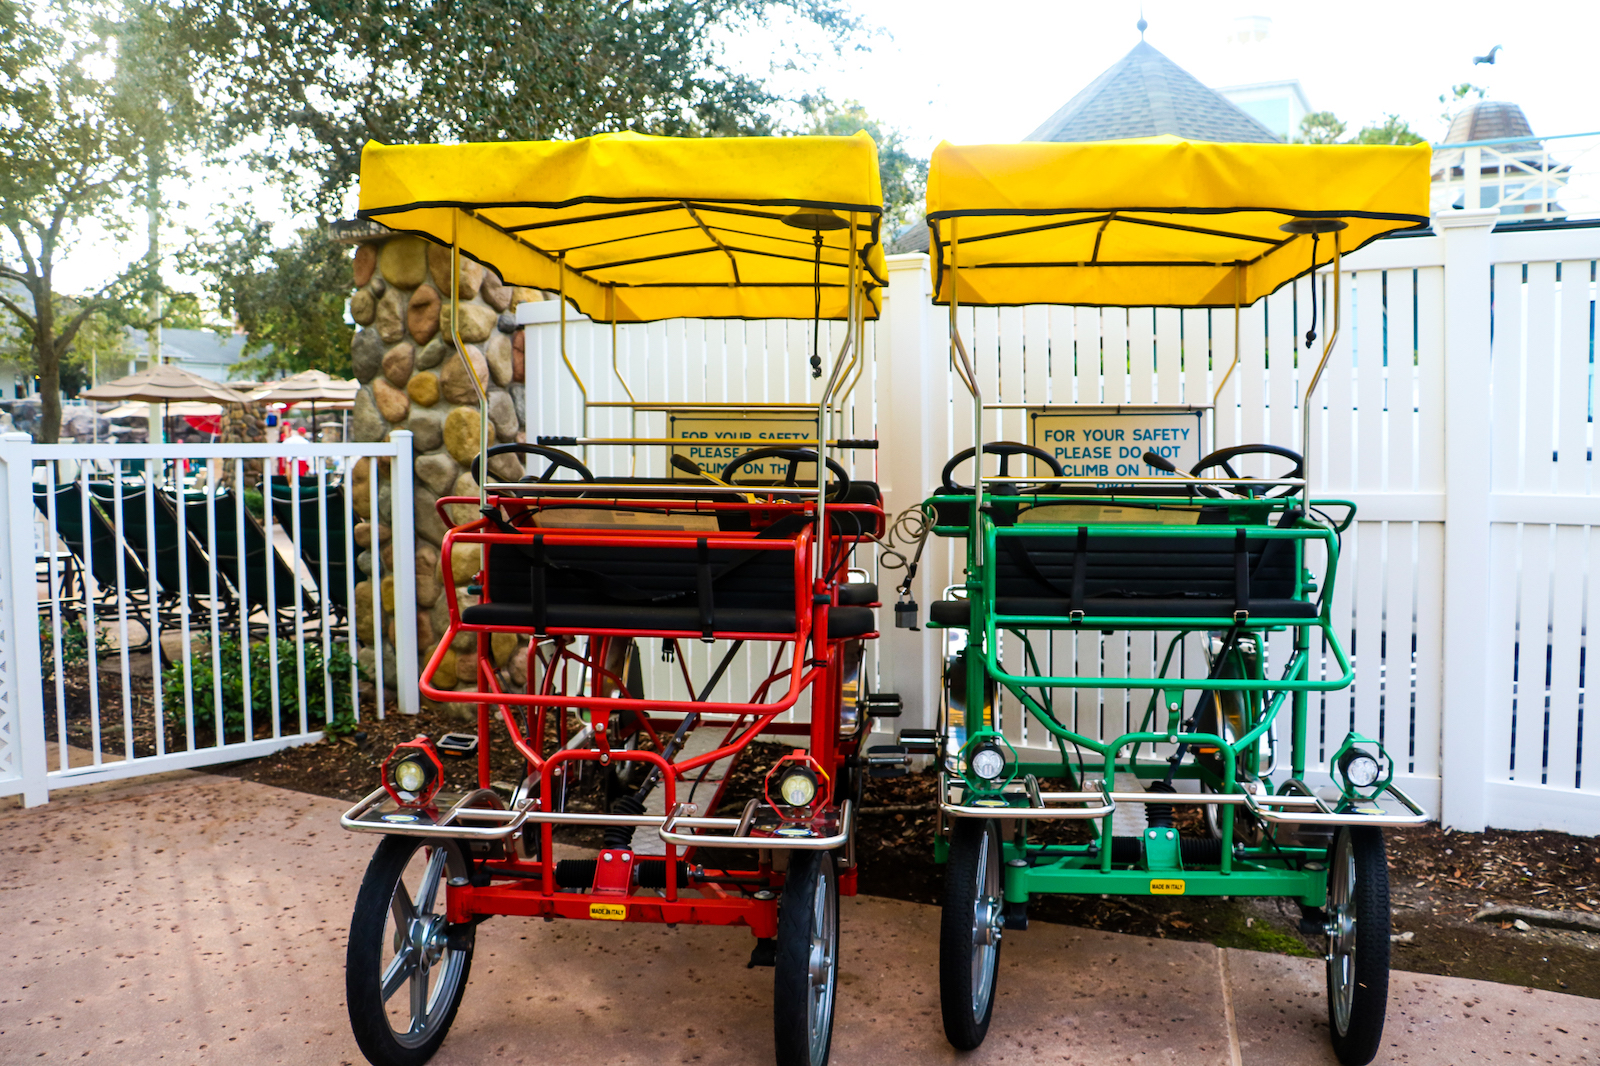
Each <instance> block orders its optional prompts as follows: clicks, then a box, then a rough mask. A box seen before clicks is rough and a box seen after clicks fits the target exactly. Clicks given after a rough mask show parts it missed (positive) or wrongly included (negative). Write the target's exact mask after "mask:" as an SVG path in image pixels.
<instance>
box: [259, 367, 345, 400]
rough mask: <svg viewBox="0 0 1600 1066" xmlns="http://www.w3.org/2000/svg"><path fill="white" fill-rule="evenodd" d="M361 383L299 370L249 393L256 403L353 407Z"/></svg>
mask: <svg viewBox="0 0 1600 1066" xmlns="http://www.w3.org/2000/svg"><path fill="white" fill-rule="evenodd" d="M360 388H361V383H360V382H358V381H354V380H349V381H347V380H344V379H342V378H336V377H333V376H332V375H331V374H327V373H325V372H323V371H321V370H302V371H300V373H298V374H295V375H293V376H292V377H287V378H284V379H283V380H282V381H269V382H267V383H266V384H264V385H262V386H260V387H259V388H257V389H255V390H254V391H253V392H251V393H250V399H251V400H253V401H255V402H256V403H286V404H295V403H309V404H312V405H314V406H320V407H352V406H354V405H355V402H356V393H357V392H358V391H359V390H360Z"/></svg>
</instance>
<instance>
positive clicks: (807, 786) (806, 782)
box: [778, 768, 817, 807]
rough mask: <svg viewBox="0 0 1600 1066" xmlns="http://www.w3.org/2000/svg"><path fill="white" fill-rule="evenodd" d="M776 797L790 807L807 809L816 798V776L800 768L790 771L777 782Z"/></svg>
mask: <svg viewBox="0 0 1600 1066" xmlns="http://www.w3.org/2000/svg"><path fill="white" fill-rule="evenodd" d="M778 795H779V796H781V797H782V798H783V802H784V803H787V804H788V805H789V806H791V807H809V806H811V801H812V800H814V799H816V798H817V775H816V774H814V773H812V772H811V771H810V770H807V769H804V768H800V769H794V770H790V771H789V772H788V773H786V774H784V775H783V778H782V779H781V780H780V781H779V782H778Z"/></svg>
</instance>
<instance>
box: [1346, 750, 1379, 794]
mask: <svg viewBox="0 0 1600 1066" xmlns="http://www.w3.org/2000/svg"><path fill="white" fill-rule="evenodd" d="M1339 772H1340V773H1342V774H1344V779H1345V780H1346V781H1348V782H1350V784H1352V785H1354V786H1355V787H1356V788H1369V787H1371V786H1372V785H1373V784H1374V783H1375V782H1376V781H1377V780H1378V776H1379V774H1381V773H1382V772H1383V768H1382V767H1381V766H1379V765H1378V760H1377V759H1375V758H1373V756H1372V755H1371V754H1369V753H1367V752H1365V751H1362V750H1361V749H1360V748H1351V749H1350V750H1349V751H1347V752H1345V753H1344V756H1343V757H1342V758H1340V760H1339Z"/></svg>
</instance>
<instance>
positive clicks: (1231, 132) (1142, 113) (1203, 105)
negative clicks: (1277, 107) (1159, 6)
mask: <svg viewBox="0 0 1600 1066" xmlns="http://www.w3.org/2000/svg"><path fill="white" fill-rule="evenodd" d="M1162 134H1172V135H1175V136H1178V137H1183V138H1185V139H1186V140H1193V141H1228V142H1233V143H1238V142H1277V141H1279V140H1280V138H1279V137H1278V136H1277V135H1276V134H1274V133H1273V132H1272V131H1271V130H1269V129H1267V127H1265V126H1263V125H1262V124H1261V123H1259V122H1257V121H1256V120H1255V119H1253V118H1251V117H1250V116H1249V115H1247V114H1245V112H1244V111H1242V110H1240V109H1239V108H1238V107H1237V106H1235V105H1234V104H1233V103H1232V102H1230V101H1229V100H1227V99H1226V98H1225V97H1223V96H1221V95H1220V94H1218V93H1216V92H1214V91H1212V90H1211V89H1208V88H1206V87H1205V86H1204V85H1202V84H1201V83H1200V81H1199V80H1198V79H1197V78H1195V76H1194V75H1192V74H1190V73H1189V72H1188V71H1186V70H1184V69H1183V68H1182V67H1180V66H1178V64H1176V63H1174V62H1173V61H1172V60H1170V59H1168V58H1167V57H1166V56H1164V55H1162V54H1161V53H1160V52H1159V51H1157V50H1156V49H1155V48H1154V47H1152V46H1151V45H1150V44H1148V43H1147V42H1145V41H1140V42H1139V43H1138V44H1136V45H1134V46H1133V50H1132V51H1130V52H1129V53H1128V54H1127V55H1125V56H1123V57H1122V58H1121V59H1119V60H1118V61H1117V62H1116V63H1114V64H1112V65H1111V67H1110V68H1109V69H1108V70H1106V72H1105V73H1103V74H1101V75H1100V76H1099V77H1098V78H1096V79H1095V80H1094V81H1092V82H1090V83H1089V85H1088V86H1087V87H1086V88H1085V89H1084V90H1083V91H1082V92H1080V93H1079V94H1078V95H1077V96H1074V97H1073V98H1072V99H1071V100H1068V101H1067V103H1066V105H1065V106H1064V107H1062V108H1061V110H1059V111H1057V112H1056V113H1055V114H1053V115H1051V116H1050V117H1049V118H1048V119H1046V120H1045V123H1044V125H1042V126H1040V127H1039V128H1038V129H1036V130H1034V131H1033V132H1032V133H1030V134H1028V136H1027V137H1026V138H1025V139H1026V140H1030V141H1115V140H1123V139H1126V138H1130V137H1158V136H1160V135H1162Z"/></svg>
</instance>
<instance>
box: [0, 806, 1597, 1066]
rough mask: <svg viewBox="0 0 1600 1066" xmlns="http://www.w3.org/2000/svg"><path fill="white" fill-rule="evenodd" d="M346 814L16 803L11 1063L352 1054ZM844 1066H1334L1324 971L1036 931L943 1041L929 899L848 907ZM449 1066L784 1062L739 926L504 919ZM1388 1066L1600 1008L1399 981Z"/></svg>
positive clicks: (4, 1027)
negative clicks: (959, 1037)
mask: <svg viewBox="0 0 1600 1066" xmlns="http://www.w3.org/2000/svg"><path fill="white" fill-rule="evenodd" d="M340 807H341V804H339V803H337V802H335V801H332V800H326V799H321V798H318V797H313V796H305V795H301V794H299V793H293V792H284V791H281V790H278V789H273V788H268V787H266V786H262V785H255V784H250V783H244V782H238V781H233V780H230V779H224V778H216V777H207V776H201V775H190V776H187V777H185V778H183V779H178V780H172V779H168V780H164V781H156V782H149V783H144V784H135V785H121V786H117V787H114V788H112V787H105V788H102V789H101V790H99V791H96V792H91V793H74V792H62V793H57V794H56V797H55V798H53V799H52V801H51V803H50V804H49V805H48V806H46V807H42V808H37V809H35V810H31V811H23V810H16V809H11V810H4V811H0V839H3V840H4V842H5V843H4V851H3V852H0V915H3V916H4V919H5V922H4V934H5V935H4V938H3V941H0V958H3V960H4V962H5V973H6V976H5V979H4V980H3V981H0V1061H3V1062H6V1063H23V1062H30V1063H31V1062H37V1061H43V1062H46V1063H48V1062H57V1061H65V1060H71V1061H78V1060H80V1059H84V1058H87V1059H88V1060H90V1061H91V1062H93V1061H102V1060H108V1061H113V1062H116V1063H118V1064H142V1063H155V1062H162V1063H179V1064H182V1063H210V1062H224V1063H226V1064H227V1066H255V1064H259V1063H294V1064H303V1063H316V1064H321V1063H328V1064H334V1063H351V1064H353V1066H354V1064H359V1063H361V1062H362V1061H363V1060H362V1059H361V1056H360V1054H359V1052H358V1051H357V1050H356V1047H355V1043H354V1041H353V1040H352V1039H351V1037H350V1033H349V1028H348V1024H347V1021H346V1018H345V1011H344V986H343V974H342V970H343V965H344V943H345V927H346V923H347V922H348V919H349V914H350V906H351V901H352V900H353V898H354V896H355V892H356V888H357V885H358V883H359V881H360V877H361V873H362V870H363V868H364V866H365V863H366V859H367V855H368V853H369V852H370V849H371V841H370V840H369V839H364V838H359V837H355V836H353V835H351V834H346V833H344V832H342V831H341V830H340V829H339V828H338V822H337V816H338V812H339V810H340ZM843 921H844V930H843V936H844V939H843V945H842V951H843V961H842V966H841V975H840V979H841V982H842V988H841V995H840V1000H839V1014H838V1024H837V1027H836V1029H835V1037H834V1049H835V1050H834V1059H833V1061H834V1062H835V1063H837V1064H839V1066H851V1064H857V1063H868V1064H872V1066H888V1064H891V1063H901V1062H911V1063H918V1064H921V1063H955V1062H962V1063H968V1064H972V1066H987V1064H990V1063H1007V1064H1011V1063H1016V1064H1033V1063H1096V1064H1100V1063H1169V1064H1190V1063H1194V1064H1206V1066H1212V1064H1217V1066H1256V1064H1261V1066H1266V1064H1274V1066H1276V1064H1286V1066H1296V1064H1301V1063H1308V1064H1309V1063H1317V1064H1324V1063H1332V1062H1333V1061H1334V1059H1333V1056H1332V1054H1331V1052H1330V1051H1329V1050H1328V1045H1327V1033H1326V1028H1325V1023H1324V1020H1323V1019H1324V1017H1325V1009H1324V1006H1323V991H1322V973H1321V967H1320V964H1319V963H1317V962H1315V961H1312V960H1306V959H1289V958H1282V957H1278V956H1273V955H1263V954H1257V953H1253V952H1243V951H1221V950H1219V949H1217V948H1214V947H1211V946H1209V945H1205V944H1190V943H1178V942H1171V941H1163V940H1145V939H1141V938H1138V937H1129V936H1121V935H1116V934H1111V933H1100V932H1092V931H1087V930H1081V929H1074V928H1069V927H1066V926H1051V925H1044V924H1038V923H1036V924H1035V925H1034V927H1033V928H1032V929H1031V930H1029V931H1028V932H1026V933H1015V934H1011V935H1009V936H1008V937H1007V939H1006V945H1005V954H1004V956H1003V958H1002V963H1001V965H1002V971H1001V976H1000V989H1001V994H1000V1000H999V1002H998V1003H997V1005H996V1008H995V1021H994V1026H993V1028H992V1029H991V1030H990V1036H989V1040H988V1042H987V1043H986V1044H985V1045H984V1046H983V1047H982V1048H981V1049H980V1050H979V1051H977V1052H975V1053H973V1054H971V1055H965V1056H964V1055H960V1054H958V1053H956V1052H954V1051H952V1050H951V1049H950V1047H949V1046H948V1045H947V1044H946V1043H945V1041H944V1037H943V1034H942V1032H941V1030H940V1025H939V1019H938V1004H937V955H938V948H937V943H936V939H935V936H936V932H935V931H936V930H937V928H938V914H937V911H936V910H934V909H933V908H931V907H924V906H917V905H914V904H909V903H900V902H896V901H892V900H880V899H865V898H860V899H855V900H849V901H845V905H844V911H843ZM478 944H479V948H478V954H477V957H476V959H475V960H474V964H473V970H472V979H471V983H470V985H469V987H468V989H467V996H466V1001H465V1003H464V1004H463V1006H462V1009H461V1014H460V1016H459V1018H458V1019H457V1021H456V1025H455V1029H454V1031H453V1032H452V1033H451V1035H450V1038H449V1039H448V1040H447V1041H446V1042H445V1045H444V1048H443V1049H442V1050H441V1052H440V1053H439V1055H438V1056H437V1057H436V1058H435V1059H434V1062H435V1063H438V1064H440V1066H451V1064H479V1063H529V1064H534V1063H537V1064H541V1066H544V1064H549V1066H560V1064H565V1063H575V1064H588V1063H597V1062H603V1063H608V1064H609V1063H636V1064H640V1066H644V1064H658V1063H691V1062H693V1063H701V1064H705V1066H722V1064H728V1066H734V1064H738V1066H745V1064H757V1066H765V1064H767V1063H770V1062H771V1056H772V1050H771V1036H770V1033H771V1025H772V1022H771V996H772V971H771V970H765V969H763V970H747V969H745V968H744V962H745V959H746V958H747V957H748V952H749V949H750V938H749V935H748V934H747V933H745V932H743V931H742V930H725V929H721V930H719V929H695V928H689V927H682V928H679V929H675V930H674V929H666V928H664V927H659V926H645V925H612V924H610V923H601V922H594V923H588V922H583V923H555V924H545V923H542V922H519V921H517V920H515V919H497V920H495V921H492V922H489V923H487V924H486V925H485V926H484V927H483V928H482V930H481V931H480V933H479V939H478ZM1390 996H1391V998H1390V1007H1389V1024H1388V1029H1387V1032H1386V1039H1385V1045H1386V1046H1385V1050H1384V1053H1383V1055H1382V1056H1380V1059H1379V1061H1380V1062H1388V1063H1426V1064H1433V1063H1438V1064H1452V1066H1455V1064H1461V1063H1470V1062H1507V1063H1509V1062H1515V1063H1519V1064H1520V1063H1549V1064H1552V1066H1569V1064H1572V1063H1600V1002H1597V1001H1595V1000H1589V999H1582V998H1579V997H1575V996H1563V995H1558V994H1555V993H1550V992H1538V991H1533V990H1530V989H1525V988H1518V987H1511V986H1505V985H1495V984H1487V983H1483V982H1476V981H1465V980H1459V979H1455V978H1448V977H1430V976H1423V975H1418V974H1407V973H1396V974H1395V975H1394V979H1393V981H1392V984H1391V992H1390Z"/></svg>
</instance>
